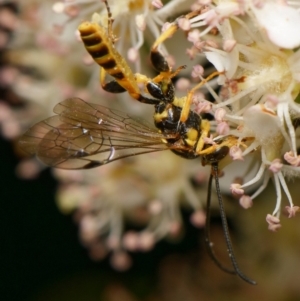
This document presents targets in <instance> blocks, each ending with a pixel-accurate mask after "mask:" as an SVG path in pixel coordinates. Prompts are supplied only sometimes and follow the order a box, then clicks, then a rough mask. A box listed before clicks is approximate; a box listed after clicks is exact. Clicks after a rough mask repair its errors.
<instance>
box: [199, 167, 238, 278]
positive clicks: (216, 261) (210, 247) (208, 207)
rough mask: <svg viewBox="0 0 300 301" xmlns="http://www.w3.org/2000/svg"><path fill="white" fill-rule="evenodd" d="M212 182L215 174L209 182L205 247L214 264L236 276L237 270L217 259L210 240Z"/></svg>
mask: <svg viewBox="0 0 300 301" xmlns="http://www.w3.org/2000/svg"><path fill="white" fill-rule="evenodd" d="M212 180H213V174H212V173H211V175H210V177H209V181H208V190H207V199H206V222H205V232H204V233H205V245H206V248H207V252H208V254H209V256H210V258H211V259H212V260H213V262H214V263H215V264H216V265H217V266H218V267H219V268H220V269H221V270H222V271H224V272H226V273H229V274H233V275H235V274H236V271H235V270H232V269H229V268H227V267H225V266H223V265H222V263H221V262H220V261H219V260H218V258H217V257H216V254H215V252H214V250H213V247H212V242H211V239H210V213H211V190H212Z"/></svg>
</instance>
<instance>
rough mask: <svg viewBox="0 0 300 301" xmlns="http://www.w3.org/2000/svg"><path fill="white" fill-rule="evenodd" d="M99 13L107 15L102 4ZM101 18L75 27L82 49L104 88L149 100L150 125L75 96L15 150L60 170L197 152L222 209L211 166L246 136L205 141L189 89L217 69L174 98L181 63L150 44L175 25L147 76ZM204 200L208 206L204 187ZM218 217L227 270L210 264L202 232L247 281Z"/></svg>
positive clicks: (204, 125) (206, 127) (204, 123)
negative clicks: (143, 90) (168, 152)
mask: <svg viewBox="0 0 300 301" xmlns="http://www.w3.org/2000/svg"><path fill="white" fill-rule="evenodd" d="M105 3H106V1H105ZM106 5H107V3H106ZM107 10H108V15H109V17H110V11H109V8H108V6H107ZM194 15H195V12H192V13H191V14H188V15H187V16H186V17H187V18H191V17H192V16H194ZM109 19H110V21H109V24H108V29H107V30H106V29H105V28H104V27H101V26H99V25H98V24H94V23H89V22H85V23H82V24H81V25H80V27H79V31H80V33H81V37H82V40H83V42H84V43H85V47H86V49H87V51H88V52H89V53H90V54H91V55H92V57H93V58H94V60H95V61H96V62H97V63H98V64H99V65H100V66H101V68H102V73H101V84H102V86H103V88H104V89H105V90H107V91H110V92H114V93H119V92H125V91H127V92H128V93H129V95H131V96H132V97H133V98H134V99H136V100H138V101H140V102H142V103H147V104H151V105H154V108H155V113H154V124H155V126H156V128H157V129H152V128H151V126H150V127H149V126H148V125H146V124H145V122H142V121H140V120H137V119H133V118H131V117H129V116H128V115H127V114H124V113H122V112H119V111H115V110H111V109H108V108H105V107H103V106H100V105H96V104H90V103H86V102H84V101H83V100H81V99H79V98H70V99H67V100H65V101H63V102H61V103H59V104H57V105H56V106H55V108H54V112H55V113H56V114H57V115H55V116H52V117H50V118H48V119H46V120H44V121H41V122H39V123H37V124H36V125H34V126H33V127H32V128H31V129H29V130H28V131H27V132H26V133H25V134H24V135H23V136H22V137H21V139H20V144H21V147H22V148H23V149H24V150H25V151H27V152H29V153H31V154H36V155H37V157H38V158H39V159H40V160H41V161H42V162H44V163H45V164H47V165H50V166H53V167H57V168H64V169H86V168H93V167H97V166H101V165H103V164H107V163H110V162H113V161H115V160H118V159H121V158H125V157H130V156H135V155H138V154H144V153H149V152H155V151H161V150H171V151H173V152H174V153H176V154H178V155H180V156H182V157H184V158H187V159H194V158H197V157H199V156H201V157H202V162H203V164H204V165H205V164H211V165H212V176H211V179H210V186H211V182H212V177H214V178H215V181H216V187H217V192H218V199H219V202H220V207H221V208H222V206H221V205H222V204H221V203H222V199H221V194H220V190H219V188H218V163H219V162H220V161H222V160H223V159H224V158H225V157H228V154H229V149H230V147H232V146H234V145H239V144H243V142H246V141H243V140H242V141H239V139H238V138H237V137H234V136H228V137H224V138H222V139H214V142H213V144H212V145H211V144H208V143H205V138H207V137H209V135H210V123H209V121H208V120H205V119H202V118H201V117H200V116H199V115H198V114H196V113H195V112H193V111H192V110H191V103H192V98H193V94H194V92H195V91H196V90H197V89H198V88H200V87H201V86H202V85H203V84H204V83H206V82H207V81H208V80H210V79H211V78H212V77H214V76H216V75H219V74H220V73H219V72H215V73H213V74H212V75H211V76H209V77H208V78H207V79H205V80H203V81H202V82H201V83H199V84H198V85H196V86H195V87H194V88H193V89H192V90H190V91H189V92H188V94H187V96H184V97H181V98H177V97H176V96H175V92H174V90H175V89H174V85H173V83H172V78H173V77H174V76H176V75H177V74H178V72H179V71H180V70H181V69H182V68H183V67H179V68H178V69H177V70H175V71H174V72H172V70H171V68H170V67H169V65H168V63H167V61H166V60H165V59H164V57H163V56H162V55H161V54H160V53H159V52H158V50H157V48H158V45H159V44H160V43H162V42H163V41H164V40H165V39H166V38H167V37H168V36H169V35H170V34H172V33H173V32H174V31H175V30H177V28H178V25H177V23H176V22H175V23H174V24H173V25H172V26H171V27H170V28H169V29H168V30H167V31H166V32H165V33H163V34H162V35H161V37H159V38H158V39H157V40H156V42H155V43H154V45H153V46H152V50H151V61H152V63H153V65H154V67H155V69H156V70H157V71H158V72H159V74H158V75H157V76H156V77H155V78H153V79H150V78H148V77H147V76H144V75H141V74H133V73H132V71H131V69H130V67H129V66H128V64H127V62H126V61H125V59H124V58H123V57H122V56H121V55H120V54H119V53H118V52H117V50H116V49H115V48H114V40H115V39H114V37H113V34H112V29H111V25H112V20H111V18H109ZM105 72H107V73H109V74H110V75H111V76H113V77H114V80H113V81H111V82H109V83H105V82H104V78H105ZM138 83H143V84H144V85H145V87H146V93H147V94H148V95H147V96H145V95H143V94H142V93H141V92H140V89H139V87H138ZM207 203H208V207H209V203H210V190H209V194H208V202H207ZM221 216H222V224H223V228H224V231H225V239H226V244H227V249H228V250H229V253H230V259H231V261H232V265H233V267H234V270H228V269H226V268H223V266H222V265H221V264H220V263H219V262H218V260H217V259H216V257H215V256H214V253H213V251H212V248H211V244H210V239H209V235H208V234H207V245H208V246H209V247H208V248H209V250H210V255H211V257H212V258H213V260H214V261H215V262H216V263H217V265H218V266H219V267H221V268H222V269H223V270H224V271H226V272H229V273H233V274H237V275H238V276H239V277H241V278H242V279H243V280H245V281H247V282H248V283H251V284H255V282H254V281H252V280H251V279H249V278H247V277H246V276H244V275H243V274H242V273H241V271H240V270H239V267H238V265H237V263H236V260H235V257H234V254H233V249H232V244H231V240H230V236H229V233H228V226H227V222H226V217H225V211H224V209H222V210H221Z"/></svg>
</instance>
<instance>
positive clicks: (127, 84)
mask: <svg viewBox="0 0 300 301" xmlns="http://www.w3.org/2000/svg"><path fill="white" fill-rule="evenodd" d="M78 30H79V32H80V35H81V39H82V41H83V43H84V45H85V48H86V50H87V51H88V52H89V54H90V55H91V56H92V57H93V59H94V61H95V62H96V63H97V64H98V65H100V66H101V67H103V68H104V69H105V70H106V72H107V73H108V74H110V75H111V76H113V77H114V78H115V79H116V80H117V82H118V83H119V84H120V85H121V86H122V87H123V88H125V89H126V90H127V91H128V90H133V91H138V90H139V89H138V86H137V84H136V81H135V78H134V74H133V73H132V71H131V69H130V67H129V66H128V64H127V62H126V61H125V60H124V58H123V57H122V56H121V55H120V54H119V52H118V51H117V50H116V49H115V47H114V45H113V41H112V40H111V38H110V37H109V36H108V34H107V29H106V28H104V27H101V26H99V24H97V23H90V22H83V23H82V24H80V26H79V27H78Z"/></svg>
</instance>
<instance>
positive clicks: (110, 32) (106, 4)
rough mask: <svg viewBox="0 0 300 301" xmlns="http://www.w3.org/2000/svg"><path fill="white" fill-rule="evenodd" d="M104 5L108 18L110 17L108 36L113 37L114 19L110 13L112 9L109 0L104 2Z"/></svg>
mask: <svg viewBox="0 0 300 301" xmlns="http://www.w3.org/2000/svg"><path fill="white" fill-rule="evenodd" d="M103 2H104V4H105V7H106V10H107V16H108V34H109V36H111V37H112V36H113V32H112V24H113V22H114V19H113V18H112V14H111V11H110V7H109V5H108V3H107V0H103Z"/></svg>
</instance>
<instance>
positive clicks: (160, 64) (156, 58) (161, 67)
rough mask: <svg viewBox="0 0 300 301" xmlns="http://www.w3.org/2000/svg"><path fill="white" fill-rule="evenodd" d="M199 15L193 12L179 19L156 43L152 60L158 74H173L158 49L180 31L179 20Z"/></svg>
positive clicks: (151, 56) (152, 49)
mask: <svg viewBox="0 0 300 301" xmlns="http://www.w3.org/2000/svg"><path fill="white" fill-rule="evenodd" d="M197 15H199V11H194V12H191V13H189V14H187V15H185V16H182V17H179V18H177V19H176V20H175V21H174V22H173V23H171V25H170V26H169V27H168V29H166V30H165V31H164V32H163V33H162V34H161V35H160V36H159V37H158V38H157V39H156V41H155V42H154V44H153V45H152V47H151V53H150V60H151V63H152V65H153V67H154V68H155V69H156V70H157V71H158V72H169V73H170V72H171V68H170V66H169V64H168V62H167V60H166V59H165V57H164V56H163V55H162V54H161V53H160V52H159V51H158V47H159V45H160V44H162V43H163V42H164V41H165V40H166V39H168V38H170V37H171V36H172V35H173V34H174V33H175V32H176V31H177V30H178V29H179V22H178V21H179V20H180V19H182V18H185V19H187V20H190V19H191V18H193V17H195V16H197Z"/></svg>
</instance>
